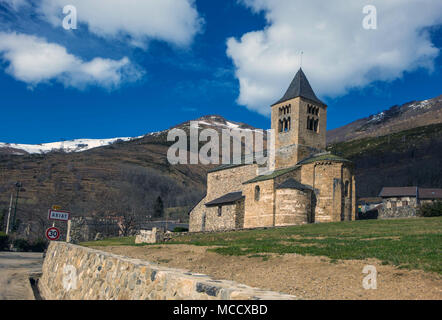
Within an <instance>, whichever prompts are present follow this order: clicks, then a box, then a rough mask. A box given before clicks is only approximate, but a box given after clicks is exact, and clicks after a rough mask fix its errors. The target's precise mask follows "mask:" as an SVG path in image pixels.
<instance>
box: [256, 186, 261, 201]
mask: <svg viewBox="0 0 442 320" xmlns="http://www.w3.org/2000/svg"><path fill="white" fill-rule="evenodd" d="M260 193H261V189H260V188H259V186H256V187H255V201H259V198H260V197H261V194H260Z"/></svg>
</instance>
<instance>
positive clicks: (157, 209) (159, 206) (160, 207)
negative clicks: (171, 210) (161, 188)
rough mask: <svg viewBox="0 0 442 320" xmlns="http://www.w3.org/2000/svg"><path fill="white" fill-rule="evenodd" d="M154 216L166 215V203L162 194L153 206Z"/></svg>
mask: <svg viewBox="0 0 442 320" xmlns="http://www.w3.org/2000/svg"><path fill="white" fill-rule="evenodd" d="M153 216H154V217H155V218H161V217H163V216H164V204H163V200H162V199H161V197H160V196H158V198H157V200H156V201H155V204H154V206H153Z"/></svg>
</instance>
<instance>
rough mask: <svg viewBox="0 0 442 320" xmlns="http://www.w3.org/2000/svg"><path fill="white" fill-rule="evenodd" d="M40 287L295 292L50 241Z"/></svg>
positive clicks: (80, 295) (91, 294)
mask: <svg viewBox="0 0 442 320" xmlns="http://www.w3.org/2000/svg"><path fill="white" fill-rule="evenodd" d="M38 285H39V290H40V293H41V295H42V297H43V298H44V299H48V300H55V299H56V300H59V299H64V300H104V299H106V300H250V299H251V300H254V299H263V300H272V299H275V300H284V299H295V297H294V296H290V295H286V294H281V293H277V292H272V291H265V290H261V289H257V288H251V287H248V286H246V285H242V284H239V283H236V282H233V281H227V280H213V279H212V278H210V277H208V276H206V275H203V274H194V273H190V272H187V271H185V270H180V269H172V268H166V267H161V266H159V265H157V264H154V263H151V262H147V261H143V260H138V259H130V258H127V257H123V256H118V255H114V254H111V253H107V252H102V251H98V250H94V249H90V248H85V247H81V246H77V245H73V244H68V243H65V242H51V244H50V245H49V248H48V250H47V253H46V257H45V259H44V263H43V274H42V277H41V278H40V280H39V282H38Z"/></svg>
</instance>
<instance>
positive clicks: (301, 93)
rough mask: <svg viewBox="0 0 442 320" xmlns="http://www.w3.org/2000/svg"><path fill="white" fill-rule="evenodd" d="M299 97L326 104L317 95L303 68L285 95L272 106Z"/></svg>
mask: <svg viewBox="0 0 442 320" xmlns="http://www.w3.org/2000/svg"><path fill="white" fill-rule="evenodd" d="M297 97H302V98H306V99H309V100H311V101H313V102H316V103H319V104H321V105H325V103H324V102H322V101H321V100H319V99H318V97H316V94H315V92H314V91H313V89H312V87H311V86H310V83H309V82H308V80H307V77H306V76H305V74H304V71H302V69H301V68H300V69H299V71H298V73H296V75H295V78H294V79H293V81H292V83H290V86H289V88H288V89H287V91H286V93H285V94H284V96H283V97H282V98H281V99H279V100H278V101H277V102H275V103H274V104H273V105H272V106H274V105H275V104H278V103H281V102H284V101H287V100H291V99H294V98H297Z"/></svg>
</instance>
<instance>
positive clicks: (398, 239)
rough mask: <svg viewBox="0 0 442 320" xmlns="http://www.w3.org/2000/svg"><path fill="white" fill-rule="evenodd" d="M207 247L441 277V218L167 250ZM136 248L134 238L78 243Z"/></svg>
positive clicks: (315, 228)
mask: <svg viewBox="0 0 442 320" xmlns="http://www.w3.org/2000/svg"><path fill="white" fill-rule="evenodd" d="M179 243H181V244H183V243H184V244H191V245H196V246H211V247H213V248H211V249H209V250H211V251H213V252H216V253H219V254H223V255H246V256H250V257H252V256H255V257H256V256H262V257H263V258H265V257H266V254H269V253H275V254H286V253H298V254H302V255H315V256H327V257H329V258H331V259H332V261H334V260H338V259H366V258H376V259H379V260H380V261H382V262H383V264H392V265H395V266H399V267H400V268H409V269H422V270H425V271H433V272H437V273H439V274H442V259H441V257H442V255H441V253H442V252H441V251H442V250H441V249H442V217H436V218H416V219H397V220H366V221H351V222H337V223H322V224H309V225H302V226H293V227H285V228H269V229H256V230H243V231H236V232H222V233H204V234H187V235H184V236H181V237H179V238H178V239H177V240H175V241H172V242H168V243H167V244H179ZM82 245H86V246H109V245H113V246H118V245H135V243H134V237H130V238H114V239H107V240H102V241H93V242H87V243H82Z"/></svg>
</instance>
